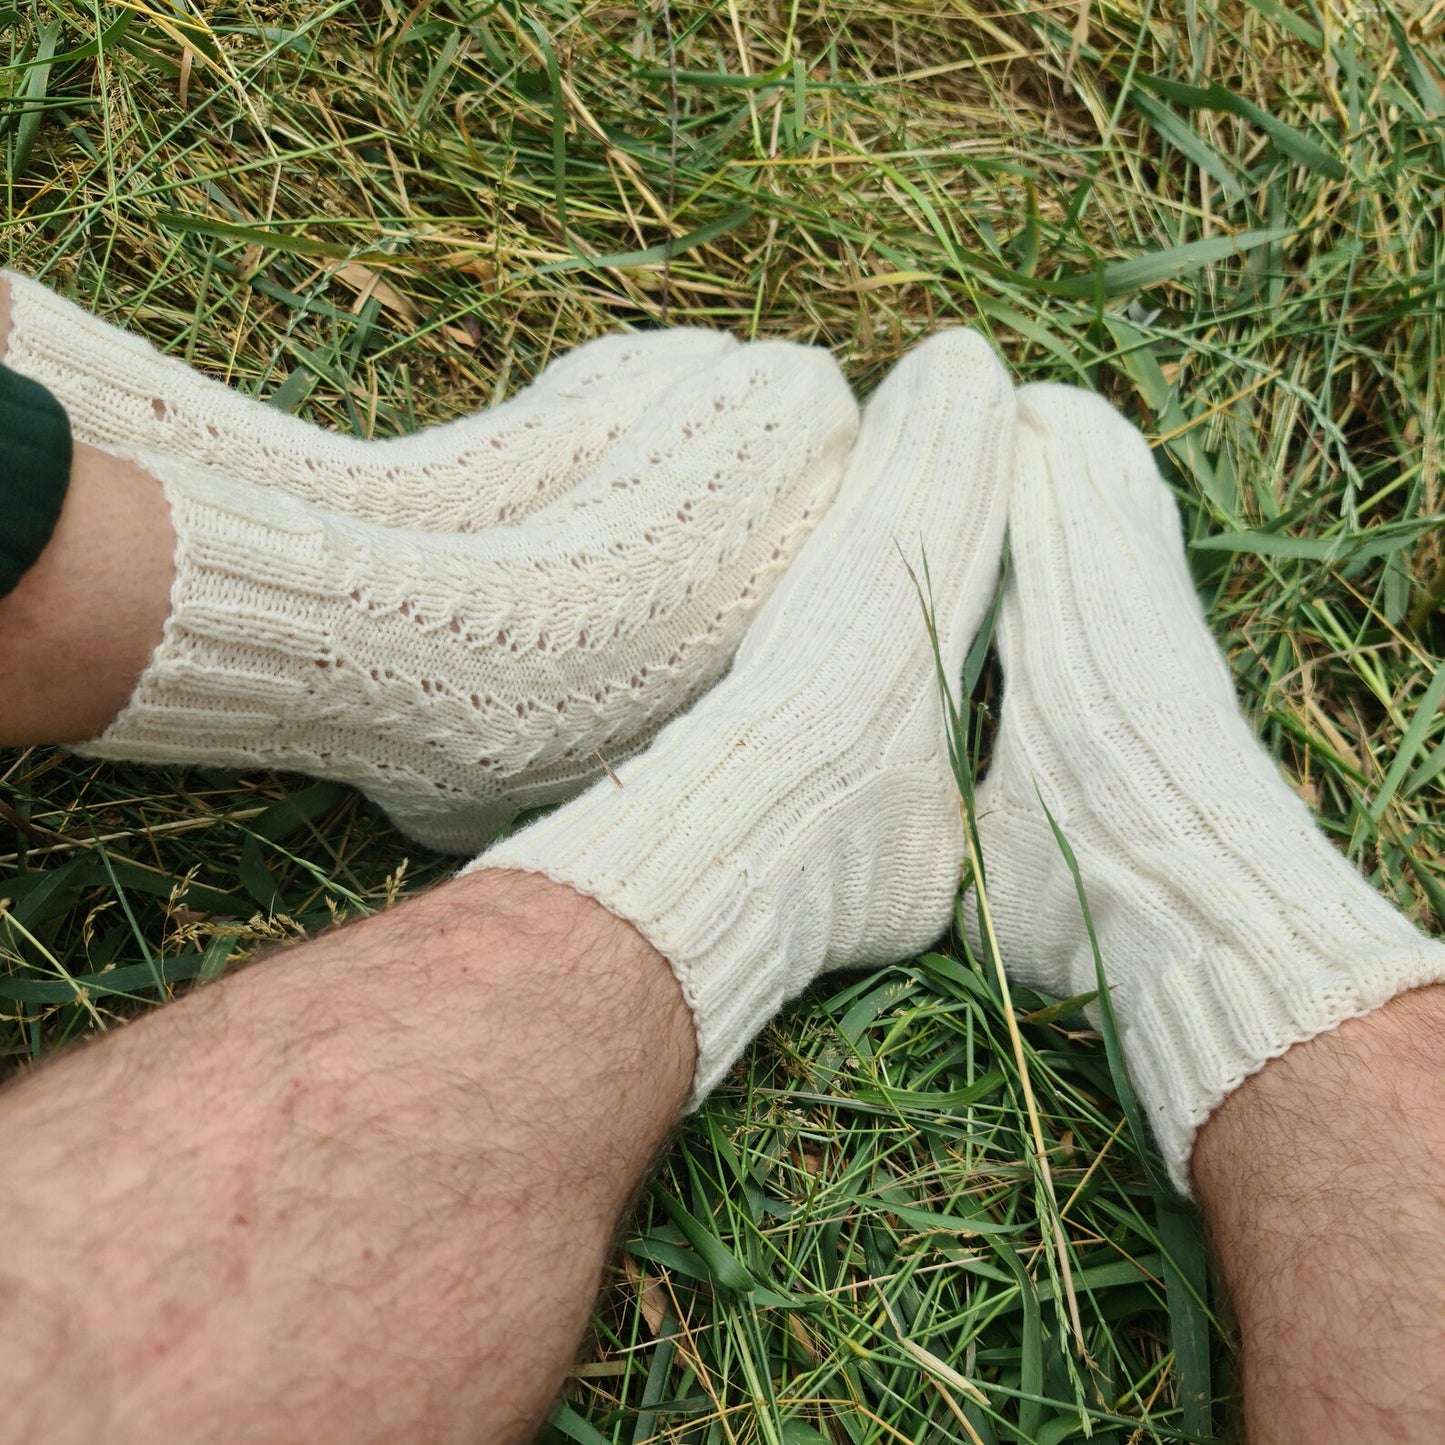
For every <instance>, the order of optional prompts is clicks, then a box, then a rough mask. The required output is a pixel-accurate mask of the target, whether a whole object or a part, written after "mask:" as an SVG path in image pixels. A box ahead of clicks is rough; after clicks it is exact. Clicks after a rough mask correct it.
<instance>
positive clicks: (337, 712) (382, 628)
mask: <svg viewBox="0 0 1445 1445" xmlns="http://www.w3.org/2000/svg"><path fill="white" fill-rule="evenodd" d="M856 430H857V409H856V407H855V405H854V403H853V399H852V396H851V394H850V392H849V390H848V387H847V384H846V383H845V382H844V380H843V378H842V376H841V375H840V373H839V372H838V370H837V368H836V366H835V365H834V364H833V362H832V361H831V359H830V358H829V357H828V356H827V354H826V353H825V352H822V351H814V350H808V349H805V348H802V347H796V346H789V345H785V344H782V343H760V344H756V345H752V346H748V347H738V348H733V349H730V350H728V351H727V352H725V353H724V359H723V360H722V361H721V363H720V364H719V365H718V366H716V367H715V368H713V369H712V370H709V371H706V372H703V373H700V374H698V375H697V376H694V377H692V378H689V379H688V380H686V381H684V382H681V383H680V384H678V385H677V386H676V387H674V388H673V389H672V390H671V391H669V392H668V393H667V394H666V395H665V396H664V397H663V398H662V399H661V400H660V401H659V403H658V404H657V406H656V407H655V408H654V409H653V410H652V411H651V412H650V413H649V414H648V415H647V416H645V417H644V418H643V419H642V420H641V421H640V422H638V424H637V425H636V426H635V427H634V428H633V429H632V430H631V431H630V432H629V433H628V434H627V435H626V436H625V437H624V438H623V439H622V440H621V441H620V442H619V443H618V444H617V445H616V446H615V447H614V448H613V450H612V451H611V452H609V453H608V455H607V457H606V459H605V460H604V462H603V464H602V465H601V466H600V467H599V468H598V469H597V470H596V471H595V472H594V473H593V474H592V476H590V477H589V478H588V479H587V481H586V482H584V483H583V484H582V485H580V486H579V487H577V488H576V489H575V490H573V491H571V492H569V493H567V494H566V495H565V496H563V497H562V498H560V499H559V500H558V501H556V502H554V503H553V504H552V505H551V506H550V507H548V508H546V509H544V510H543V511H541V512H537V513H535V514H533V515H532V516H531V517H529V518H527V519H526V520H525V521H523V522H521V523H519V524H518V525H517V526H514V527H501V528H495V529H493V530H491V531H488V532H482V533H478V534H476V535H473V536H464V535H456V534H433V533H424V532H418V531H410V532H408V531H398V530H394V529H386V528H380V527H377V526H374V525H372V524H369V523H366V522H362V521H359V520H357V519H355V518H351V517H344V516H337V515H335V514H332V513H330V512H326V511H323V510H321V509H320V508H318V507H315V506H313V505H310V504H308V503H306V502H304V501H301V500H299V499H298V498H295V497H292V496H290V495H287V494H285V493H280V492H276V491H268V490H266V489H263V488H259V487H254V486H249V485H247V484H244V483H239V482H236V481H234V480H232V479H231V478H229V477H226V476H222V475H219V474H216V473H211V472H206V471H203V470H201V469H199V468H197V467H194V466H190V465H188V464H186V463H183V462H179V461H177V460H175V459H174V458H169V457H159V456H147V455H145V454H138V460H139V461H140V462H141V464H142V465H144V466H146V467H147V468H148V469H150V470H151V471H152V472H153V473H154V474H155V475H156V476H157V477H159V478H160V480H161V481H162V482H163V484H164V487H165V492H166V496H167V498H168V500H169V502H170V506H171V517H172V522H173V525H174V526H175V529H176V535H177V549H176V579H175V584H174V588H173V592H172V598H171V607H172V610H171V616H170V618H169V620H168V622H167V624H166V628H165V634H164V640H163V641H162V643H161V645H160V647H159V648H158V649H157V651H156V653H155V655H154V656H153V658H152V659H151V661H150V664H149V666H148V667H147V668H146V671H145V672H144V674H143V675H142V677H141V679H140V681H139V683H138V684H137V687H136V689H135V692H134V695H133V696H132V698H131V700H130V702H129V704H128V705H127V707H126V708H125V709H124V711H123V712H122V713H121V715H120V716H119V717H118V718H116V720H115V722H114V723H113V724H112V725H111V726H110V727H109V728H108V729H107V730H106V732H105V733H104V734H103V735H102V736H101V737H100V738H98V739H96V740H95V741H93V742H91V743H88V744H84V745H82V746H81V748H80V749H79V750H80V751H82V752H86V753H89V754H91V755H94V756H97V757H105V758H118V759H130V760H135V761H142V762H197V763H211V764H217V765H221V766H227V767H266V768H283V769H296V770H299V771H303V772H307V773H312V774H315V775H316V776H319V777H325V778H337V779H341V780H343V781H346V782H351V783H354V784H356V785H358V786H359V787H361V788H362V789H363V791H364V792H366V793H367V794H368V796H370V797H371V798H372V799H374V800H375V801H376V802H377V803H378V804H380V806H381V807H383V808H384V809H385V810H386V811H387V813H388V814H390V816H391V817H392V819H393V821H394V822H396V824H397V825H398V826H399V827H401V828H402V829H404V830H405V831H406V832H407V833H409V834H411V835H412V836H413V837H415V838H417V839H419V840H420V841H422V842H424V843H426V844H428V845H430V846H431V847H434V848H438V849H443V850H455V851H475V850H476V849H478V848H480V847H482V846H484V845H485V844H486V843H487V842H489V841H490V840H491V839H492V838H493V837H494V836H495V833H496V830H497V828H498V827H499V826H500V824H501V823H502V822H504V821H505V820H506V819H507V818H508V817H510V816H511V814H512V813H514V812H515V811H517V810H518V809H520V808H524V807H532V806H536V805H539V804H543V803H547V802H555V801H557V800H558V799H559V798H561V797H565V796H567V795H568V794H569V793H571V792H575V791H576V790H577V789H578V788H579V787H581V786H582V785H584V784H585V783H586V782H587V781H589V780H590V779H592V778H593V777H596V776H598V775H599V774H600V773H601V771H602V763H601V758H602V757H606V758H608V759H612V758H618V757H621V756H623V755H625V754H626V753H628V752H629V751H631V750H633V749H635V748H636V747H638V746H640V745H641V744H642V743H643V742H644V741H645V740H646V739H647V738H648V737H650V736H651V735H652V733H653V732H655V731H656V729H657V728H658V727H659V726H660V725H661V724H662V723H663V721H665V720H666V719H667V718H668V717H669V716H671V715H672V714H673V713H675V712H677V710H678V709H679V708H682V707H685V706H686V705H687V704H688V703H689V702H691V701H692V700H693V698H695V697H696V696H697V695H698V694H699V693H700V692H702V691H703V690H704V689H705V688H707V687H708V686H710V685H711V684H712V683H713V682H715V681H716V680H717V678H718V677H719V676H720V675H721V674H722V673H723V672H724V671H725V669H726V668H727V666H728V664H729V662H730V661H731V659H732V655H733V652H734V650H735V649H736V647H737V644H738V641H739V639H740V638H741V636H742V634H743V631H744V629H745V628H746V626H747V623H748V621H749V620H750V619H751V617H752V616H753V614H754V613H755V612H756V611H757V609H758V607H759V606H760V605H761V604H762V602H763V600H764V599H765V598H766V596H767V595H768V593H769V592H770V591H771V590H772V588H773V586H774V584H775V583H776V582H777V579H778V578H779V577H780V576H781V574H782V573H783V571H784V570H785V569H786V567H787V566H788V564H789V562H791V561H792V559H793V557H794V556H795V555H796V553H797V552H798V550H799V548H800V547H801V546H802V544H803V542H804V540H805V539H806V537H807V536H808V534H809V533H810V532H811V531H812V530H813V528H814V526H815V525H816V524H817V522H818V520H819V518H820V517H821V515H822V513H823V511H824V510H825V509H826V507H827V506H828V503H829V502H830V501H831V500H832V498H833V496H834V494H835V493H836V491H837V487H838V483H839V480H840V478H841V475H842V470H843V464H844V461H845V459H846V457H847V454H848V451H849V448H850V447H851V445H852V442H853V439H854V436H855V435H856ZM608 786H609V787H611V786H613V785H612V784H611V783H609V784H608Z"/></svg>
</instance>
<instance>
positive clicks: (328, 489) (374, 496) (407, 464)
mask: <svg viewBox="0 0 1445 1445" xmlns="http://www.w3.org/2000/svg"><path fill="white" fill-rule="evenodd" d="M7 288H8V298H9V299H8V309H9V321H10V327H9V332H8V340H7V339H6V338H5V336H4V334H3V325H0V359H3V360H4V362H5V363H6V365H8V366H10V367H12V368H13V369H14V370H15V371H18V372H20V373H21V374H22V375H24V376H28V377H30V378H32V379H33V380H35V381H38V382H40V383H41V384H42V385H43V386H45V387H46V388H47V389H48V390H49V391H50V392H51V393H52V394H53V395H54V396H55V397H56V398H57V399H58V400H59V401H60V402H61V403H62V405H64V407H65V409H66V411H67V412H68V413H69V415H70V423H71V429H72V431H73V433H74V436H75V439H76V440H77V441H78V442H83V443H86V444H88V445H91V446H96V447H100V448H102V449H103V450H105V451H109V452H113V453H116V454H119V455H122V456H133V455H134V454H135V453H136V452H137V451H144V452H149V453H158V454H161V455H164V456H170V457H175V458H177V459H178V460H181V461H184V462H191V463H195V464H197V465H200V466H204V467H209V468H213V469H216V470H219V471H221V472H223V473H225V474H226V475H227V476H231V477H235V478H237V479H239V480H243V481H247V482H250V483H252V484H253V485H256V486H264V487H275V488H278V489H280V490H283V491H287V492H290V493H291V494H292V495H294V496H297V497H299V498H301V499H302V500H303V501H307V502H310V503H312V504H313V505H315V506H318V507H321V508H322V509H324V510H325V511H328V512H341V513H346V514H347V515H350V516H354V517H359V518H361V519H362V520H364V521H369V522H374V523H376V524H377V525H379V526H385V527H411V528H417V529H420V530H423V531H432V532H476V531H481V530H483V529H484V528H487V527H494V526H505V525H510V524H512V523H515V522H519V521H521V520H522V519H523V518H525V517H527V516H529V515H531V514H532V513H533V512H535V511H539V510H540V509H541V508H543V507H545V506H547V505H548V504H549V503H551V502H552V501H555V500H556V498H557V497H559V496H562V495H563V494H564V493H566V492H568V491H570V490H571V489H572V488H573V487H575V486H577V485H578V484H579V483H580V482H581V481H582V480H583V478H584V477H586V476H587V475H588V474H589V473H590V472H591V471H592V470H593V469H594V468H595V467H596V466H597V465H598V464H599V463H600V462H601V461H602V459H603V458H604V457H605V456H606V454H607V452H608V451H609V450H610V448H611V447H613V446H615V445H616V444H617V442H618V440H619V439H620V438H621V437H622V436H623V435H624V434H625V433H626V432H627V431H628V429H629V428H630V427H631V426H632V425H633V424H634V423H635V422H636V421H637V420H638V419H639V418H640V417H641V416H642V415H643V413H644V412H646V411H647V410H649V409H650V408H651V407H652V406H654V405H655V404H656V403H657V402H658V400H659V399H660V398H661V396H662V394H663V393H664V392H665V391H667V389H668V388H669V387H671V386H673V385H675V384H676V383H677V382H679V381H682V380H685V379H686V378H687V377H689V376H692V375H696V374H697V373H698V372H701V371H703V370H704V369H706V368H708V367H711V366H714V365H716V364H717V363H718V362H719V361H721V360H722V358H723V357H724V356H725V355H726V354H727V353H728V352H729V351H731V350H732V349H734V348H735V347H736V346H737V345H738V343H737V342H736V341H735V340H734V339H733V338H732V337H730V336H727V335H725V334H724V333H721V332H713V331H703V330H696V329H689V328H677V329H673V330H667V331H650V332H641V333H638V334H635V335H628V334H618V335H615V336H604V337H602V338H600V339H598V340H596V341H591V342H588V343H586V344H584V345H582V346H579V347H577V348H576V349H575V350H573V351H570V352H568V353H567V354H566V355H565V356H563V357H561V358H560V359H558V360H557V361H555V362H553V363H552V364H551V365H550V366H548V367H547V369H546V370H545V371H543V372H542V374H541V376H540V377H538V379H537V380H536V382H534V383H533V384H532V385H531V386H529V387H527V388H526V389H525V390H524V391H522V392H521V393H520V394H519V395H517V396H516V397H514V398H513V399H512V400H510V401H508V402H505V403H503V404H502V405H501V406H497V407H493V408H490V409H488V410H485V411H481V412H478V413H477V414H476V415H474V416H468V417H463V418H461V419H460V420H457V421H453V422H448V423H445V424H444V425H440V426H433V427H429V428H427V429H426V430H424V431H421V432H418V433H417V434H415V435H414V436H407V437H398V438H395V439H392V440H386V441H363V440H361V439H360V438H357V437H349V436H343V435H340V434H338V433H336V432H331V431H327V430H325V429H324V428H322V427H318V426H313V425H311V424H309V423H307V422H304V421H300V420H298V419H297V418H296V417H292V416H288V415H287V414H286V413H285V412H282V411H278V410H277V409H276V408H275V407H273V406H268V405H267V404H266V403H264V402H260V401H255V400H253V399H252V398H250V397H247V396H243V395H242V394H241V393H240V392H237V391H235V390H233V389H232V388H230V387H228V386H223V385H222V384H221V383H220V382H218V381H213V380H211V379H210V378H209V377H205V376H202V375H201V373H200V372H198V371H195V370H193V369H192V368H191V367H189V366H186V365H185V364H184V363H183V362H180V361H177V360H175V359H174V358H173V357H169V356H165V355H162V354H161V353H160V352H158V351H157V350H156V349H155V348H154V347H152V346H151V345H150V344H149V343H148V342H147V341H145V340H143V339H142V338H141V337H138V336H133V335H131V334H129V333H128V332H125V331H121V330H119V329H118V328H117V327H114V326H110V325H108V324H107V323H105V322H104V321H101V320H99V319H98V318H96V317H94V316H92V315H90V314H89V312H86V311H84V310H82V309H81V308H80V307H78V306H76V305H74V304H73V303H72V302H70V301H66V300H65V299H64V298H62V297H60V296H57V295H56V294H55V293H54V292H53V291H51V290H49V289H48V288H47V287H45V286H42V285H40V284H39V283H38V282H35V281H31V280H29V279H27V278H26V277H24V276H21V275H18V274H16V273H15V272H13V271H3V272H0V314H3V311H4V303H5V297H4V293H5V291H6V290H7Z"/></svg>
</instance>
